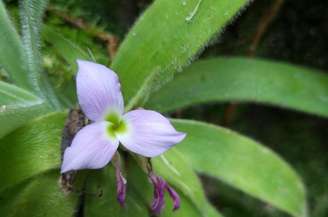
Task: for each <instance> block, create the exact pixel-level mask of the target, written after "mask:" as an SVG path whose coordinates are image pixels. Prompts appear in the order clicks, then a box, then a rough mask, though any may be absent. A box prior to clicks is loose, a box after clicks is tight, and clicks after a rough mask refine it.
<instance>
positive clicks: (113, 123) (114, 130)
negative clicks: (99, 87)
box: [105, 113, 127, 137]
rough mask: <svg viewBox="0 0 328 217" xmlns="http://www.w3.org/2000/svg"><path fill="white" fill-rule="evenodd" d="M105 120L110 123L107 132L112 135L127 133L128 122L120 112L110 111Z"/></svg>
mask: <svg viewBox="0 0 328 217" xmlns="http://www.w3.org/2000/svg"><path fill="white" fill-rule="evenodd" d="M105 120H106V121H108V122H109V123H110V124H109V125H108V127H107V132H108V134H109V135H110V136H111V137H115V136H116V134H120V133H125V132H126V131H127V126H126V123H125V121H124V120H123V119H122V118H121V116H120V115H119V114H117V113H110V114H109V115H107V117H106V119H105Z"/></svg>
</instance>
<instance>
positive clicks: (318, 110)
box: [0, 0, 328, 217]
mask: <svg viewBox="0 0 328 217" xmlns="http://www.w3.org/2000/svg"><path fill="white" fill-rule="evenodd" d="M247 4H248V1H247V0H220V1H218V0H186V1H176V0H155V1H154V2H153V3H152V5H151V6H150V7H149V8H148V9H147V10H146V11H145V12H144V13H143V14H142V15H141V17H140V19H139V20H138V21H137V22H136V24H135V25H134V27H133V28H132V29H131V31H130V32H129V34H128V35H127V36H126V38H125V39H124V40H123V42H122V44H121V46H120V48H119V50H118V52H117V54H116V56H115V58H114V59H113V60H112V63H111V68H112V69H113V70H114V71H115V72H117V73H118V77H119V79H120V81H121V83H122V92H123V96H124V100H123V97H122V94H121V92H120V85H119V82H118V77H117V76H116V75H115V73H114V72H113V71H111V70H109V69H108V68H106V67H105V66H102V65H99V64H96V63H91V62H87V61H80V62H79V72H78V74H77V93H78V101H79V103H80V105H81V107H82V110H83V111H84V112H85V114H86V116H87V117H88V118H89V119H90V120H91V121H92V122H93V123H91V124H90V125H87V126H85V127H84V128H83V129H81V130H80V131H79V132H78V133H77V134H76V136H75V137H74V139H73V142H72V144H70V147H68V148H67V149H66V151H65V153H64V159H63V164H61V163H60V157H61V153H60V148H59V146H60V145H59V144H60V140H61V132H62V130H63V127H64V122H65V119H66V118H67V109H69V108H70V107H71V106H68V105H75V104H76V103H77V101H76V100H74V99H72V98H69V97H67V96H68V95H73V94H72V93H75V92H76V90H75V89H74V87H70V88H68V89H65V90H62V89H56V87H54V85H52V83H51V82H50V81H49V78H48V76H47V73H45V71H44V70H43V69H42V64H41V62H42V55H41V54H40V50H39V48H40V32H41V26H42V17H43V14H44V11H45V9H46V7H47V1H45V0H24V1H20V8H19V11H20V21H21V22H20V25H21V31H20V32H21V35H18V33H17V31H16V29H15V27H14V25H13V24H12V22H11V19H10V18H9V15H8V12H7V10H6V9H5V5H4V3H3V2H2V1H1V2H0V33H1V34H0V66H1V68H0V69H1V71H4V72H5V73H4V74H6V81H0V126H1V128H0V137H1V139H0V171H1V174H5V175H3V176H1V179H0V198H1V203H0V216H17V217H18V216H19V217H22V216H23V217H24V216H63V217H65V216H67V217H68V216H72V215H73V214H76V213H79V215H83V216H86V217H93V216H97V217H99V216H100V217H101V216H108V214H110V215H112V216H122V217H123V216H129V215H133V216H149V215H152V214H149V212H148V201H149V199H150V198H151V197H153V196H154V200H153V204H152V207H151V208H152V210H153V211H155V213H157V214H159V212H160V211H161V210H162V213H161V215H162V216H179V217H184V216H186V217H187V216H188V217H190V216H202V217H207V216H210V217H220V216H222V214H220V213H219V211H217V210H215V209H214V208H213V207H212V205H211V204H209V202H208V200H207V198H206V197H205V195H204V192H203V189H202V186H201V184H200V181H199V179H198V176H197V174H196V173H195V172H200V173H203V174H207V175H210V176H212V177H214V178H217V179H219V180H221V181H223V182H225V183H227V184H229V185H231V186H233V187H235V188H237V189H239V190H241V191H243V192H245V193H247V194H249V195H251V196H253V197H255V198H258V199H260V200H263V201H265V202H267V203H268V204H270V205H271V206H272V207H275V208H278V209H280V210H282V211H285V212H286V213H288V214H290V215H292V216H294V217H306V216H308V213H307V204H306V197H305V190H304V186H303V183H302V181H301V180H300V178H299V176H298V175H297V174H296V173H295V172H294V170H293V169H292V168H291V167H290V166H289V165H288V164H287V163H286V162H284V161H283V160H282V159H281V158H280V157H278V156H277V155H276V154H275V153H273V152H272V151H270V150H269V149H267V148H266V147H264V146H263V145H261V144H259V143H257V142H255V141H253V140H251V139H249V138H246V137H244V136H241V135H239V134H237V133H235V132H232V131H230V130H228V129H225V128H222V127H219V126H214V125H210V124H207V123H203V122H198V121H191V120H177V119H171V120H170V121H169V120H167V119H166V118H165V117H163V116H162V115H160V114H159V113H157V112H154V111H150V110H147V109H154V110H156V111H159V112H168V111H174V110H175V109H179V108H181V107H184V106H189V105H192V104H196V103H204V102H213V101H234V100H239V101H256V102H260V103H269V104H272V105H278V106H284V107H287V108H292V109H297V110H300V111H304V112H308V113H313V114H317V115H321V116H324V117H327V116H328V110H327V108H328V105H327V100H322V99H323V98H327V92H328V91H327V87H328V78H327V76H326V75H324V74H321V73H314V72H313V70H311V69H304V68H302V67H296V66H292V65H290V64H285V63H276V62H272V61H265V60H256V59H253V60H250V59H245V58H213V59H209V60H201V61H198V62H196V63H193V64H191V65H190V66H189V67H187V68H184V67H185V66H186V65H187V64H189V63H190V60H191V59H192V58H194V57H195V55H197V53H198V52H199V51H200V50H202V49H203V48H204V47H205V46H206V44H207V43H208V42H209V40H210V39H211V38H213V37H214V36H215V35H216V34H217V33H218V32H220V31H221V30H222V28H223V27H224V26H225V25H226V24H227V23H228V22H229V21H230V20H231V19H232V18H233V17H235V16H236V14H237V13H238V12H239V11H240V10H241V9H242V8H244V7H245V5H247ZM43 36H44V40H45V41H47V43H50V44H52V45H53V47H54V49H58V50H57V52H58V53H60V55H61V58H62V59H64V60H65V61H66V62H67V63H68V64H69V65H70V66H72V67H75V60H76V59H89V57H88V55H87V54H86V53H85V52H84V51H83V49H79V48H78V47H77V46H76V45H75V44H74V43H73V42H71V41H70V40H68V39H66V38H64V37H63V36H62V35H60V34H59V33H58V32H56V31H51V29H49V28H48V27H46V28H44V29H43ZM182 69H183V71H182V72H181V73H179V74H177V75H176V76H175V72H177V71H181V70H182ZM263 73H264V74H265V75H264V74H263ZM173 78H174V79H173ZM291 78H292V79H291ZM72 81H73V79H72ZM169 81H170V82H169ZM282 96H283V97H282ZM123 101H124V102H125V103H126V106H125V110H124V103H123ZM139 107H143V108H145V109H136V110H132V111H129V110H131V109H134V108H139ZM127 111H128V112H127ZM171 123H172V124H173V126H174V127H173V126H172V125H171ZM175 128H176V129H177V131H176V130H175ZM178 131H179V132H180V131H181V132H184V133H186V134H187V136H186V137H185V139H183V138H184V136H185V135H184V134H183V133H179V132H178ZM180 141H181V143H180V144H179V145H177V146H175V147H173V148H171V149H170V150H169V151H167V152H166V153H164V152H165V151H166V150H167V149H168V148H170V147H171V146H173V145H174V144H176V143H179V142H180ZM119 142H121V143H122V146H123V148H124V150H121V151H120V152H121V155H122V157H118V155H117V156H116V157H115V156H114V158H113V160H112V161H113V165H114V166H113V165H112V164H109V165H108V166H106V167H105V168H103V169H99V170H95V171H83V172H79V173H78V174H77V175H76V178H75V182H74V186H73V187H74V188H73V192H71V193H70V194H69V195H66V194H65V193H64V192H63V191H62V189H61V188H60V187H59V186H58V179H59V176H60V172H59V170H58V168H59V167H60V166H61V172H62V173H67V172H69V171H71V170H80V169H84V168H93V169H95V168H101V167H103V166H105V165H106V164H107V163H108V162H109V161H110V160H111V158H112V156H113V155H114V153H115V152H116V151H117V149H118V144H119ZM125 149H127V150H129V151H131V152H134V153H137V154H139V155H142V156H145V157H154V158H152V159H151V160H149V161H147V160H145V158H143V157H140V156H139V157H138V156H137V157H136V156H135V155H134V154H131V152H126V150H125ZM157 155H159V156H157ZM131 156H133V157H131ZM155 156H157V157H155ZM84 172H85V173H84ZM145 172H146V173H145ZM155 174H158V175H155ZM115 177H116V183H117V184H116V187H117V188H115V181H113V180H115ZM124 177H126V179H125V178H124ZM125 180H128V182H129V185H128V188H127V189H126V181H125ZM164 180H166V181H164ZM151 185H154V186H155V188H154V192H152V188H151ZM171 186H174V188H175V189H176V191H175V190H173V188H172V187H171ZM116 191H117V194H118V195H117V196H118V200H119V202H120V203H121V204H123V203H124V202H125V205H124V207H120V206H119V205H118V204H117V203H115V201H113V195H114V194H115V193H116ZM96 192H101V194H100V193H99V194H96ZM164 192H168V195H169V196H171V198H172V199H173V204H172V205H168V206H167V207H169V209H165V208H164ZM178 193H179V195H180V196H179V195H178ZM125 195H127V197H125ZM125 198H126V201H125ZM114 199H115V197H114ZM171 206H173V208H175V209H176V208H178V207H179V206H180V209H179V210H178V211H177V212H171V209H170V208H171ZM23 207H24V209H23Z"/></svg>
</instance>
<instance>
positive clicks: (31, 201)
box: [0, 170, 77, 217]
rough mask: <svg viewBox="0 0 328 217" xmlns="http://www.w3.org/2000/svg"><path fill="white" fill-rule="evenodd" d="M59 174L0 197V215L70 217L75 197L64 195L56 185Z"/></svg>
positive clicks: (47, 175) (24, 185) (15, 188)
mask: <svg viewBox="0 0 328 217" xmlns="http://www.w3.org/2000/svg"><path fill="white" fill-rule="evenodd" d="M58 179H59V171H57V170H56V171H50V172H47V173H45V174H41V175H39V176H36V177H34V178H33V179H30V180H27V181H25V182H24V183H22V184H20V185H16V186H14V187H13V188H10V189H7V190H6V191H4V192H2V193H1V194H0V201H1V203H0V215H1V216H6V217H31V216H33V217H45V216H47V217H58V216H61V217H71V216H73V214H74V213H75V212H76V208H77V197H76V195H73V194H71V195H69V196H68V195H65V194H64V193H63V192H62V191H61V189H60V188H59V185H58Z"/></svg>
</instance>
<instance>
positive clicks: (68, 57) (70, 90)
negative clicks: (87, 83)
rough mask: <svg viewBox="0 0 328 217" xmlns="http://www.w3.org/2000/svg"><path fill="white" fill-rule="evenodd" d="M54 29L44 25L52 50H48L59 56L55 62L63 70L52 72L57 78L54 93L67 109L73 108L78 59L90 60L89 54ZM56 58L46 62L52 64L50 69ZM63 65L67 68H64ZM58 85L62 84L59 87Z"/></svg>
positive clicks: (57, 69)
mask: <svg viewBox="0 0 328 217" xmlns="http://www.w3.org/2000/svg"><path fill="white" fill-rule="evenodd" d="M55 30H56V29H55V28H54V27H50V26H47V25H44V27H43V29H42V37H43V39H44V41H45V42H47V43H48V44H49V45H50V47H51V48H49V47H47V48H46V49H51V52H52V54H54V53H56V54H57V55H58V56H56V57H57V59H56V60H55V61H58V64H60V67H61V68H55V69H50V70H56V71H55V73H56V74H55V76H54V77H53V79H55V81H53V80H52V81H53V82H52V83H53V84H54V85H53V86H54V91H55V92H56V95H57V96H58V98H59V100H60V101H61V102H62V104H63V105H65V106H66V107H73V106H74V105H75V104H76V95H75V92H76V90H75V79H74V77H73V76H74V75H75V73H76V71H77V64H76V60H77V59H84V60H88V59H90V58H89V56H88V54H87V53H86V52H85V51H84V50H82V49H81V48H80V47H79V46H78V45H77V44H75V43H74V42H73V41H71V40H69V39H68V38H65V37H64V36H63V35H62V34H60V33H59V32H58V29H57V31H55ZM54 58H55V57H53V58H51V57H49V58H48V57H47V58H45V62H50V63H49V65H50V68H51V67H52V65H53V62H54ZM45 64H47V63H45ZM63 65H65V66H67V67H64V66H63ZM58 83H61V84H60V85H58Z"/></svg>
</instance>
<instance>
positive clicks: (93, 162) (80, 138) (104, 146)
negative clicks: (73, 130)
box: [61, 122, 119, 173]
mask: <svg viewBox="0 0 328 217" xmlns="http://www.w3.org/2000/svg"><path fill="white" fill-rule="evenodd" d="M107 125H108V124H107V123H106V122H97V123H94V124H90V125H87V126H86V127H83V128H82V129H81V130H80V131H79V132H78V133H77V134H76V136H75V137H74V139H73V141H72V144H71V146H69V147H68V148H66V150H65V152H64V159H63V164H62V166H61V173H65V172H68V171H71V170H80V169H98V168H102V167H104V166H105V165H106V164H108V162H109V161H110V160H111V159H112V157H113V155H114V153H115V152H116V150H117V148H118V143H119V142H118V140H112V139H109V138H108V137H107V136H106V128H107Z"/></svg>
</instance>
